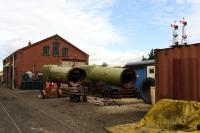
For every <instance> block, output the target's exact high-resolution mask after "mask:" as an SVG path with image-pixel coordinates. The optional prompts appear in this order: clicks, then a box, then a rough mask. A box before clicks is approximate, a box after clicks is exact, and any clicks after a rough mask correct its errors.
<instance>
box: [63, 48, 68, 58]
mask: <svg viewBox="0 0 200 133" xmlns="http://www.w3.org/2000/svg"><path fill="white" fill-rule="evenodd" d="M62 57H69V49H68V48H66V47H65V48H62Z"/></svg>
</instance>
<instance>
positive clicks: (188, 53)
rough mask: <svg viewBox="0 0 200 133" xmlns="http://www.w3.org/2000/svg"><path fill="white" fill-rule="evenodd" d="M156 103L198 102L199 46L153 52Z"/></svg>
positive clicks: (199, 87) (199, 97) (180, 46)
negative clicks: (165, 100)
mask: <svg viewBox="0 0 200 133" xmlns="http://www.w3.org/2000/svg"><path fill="white" fill-rule="evenodd" d="M155 57H156V59H155V66H156V101H158V100H160V99H163V98H170V99H177V100H196V101H200V44H192V45H178V46H175V47H172V48H166V49H157V50H155Z"/></svg>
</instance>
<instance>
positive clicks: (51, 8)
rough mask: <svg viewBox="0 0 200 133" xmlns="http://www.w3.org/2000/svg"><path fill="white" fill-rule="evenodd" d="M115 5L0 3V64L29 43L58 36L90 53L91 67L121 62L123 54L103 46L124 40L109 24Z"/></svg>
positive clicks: (101, 1)
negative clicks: (95, 64) (112, 8)
mask: <svg viewBox="0 0 200 133" xmlns="http://www.w3.org/2000/svg"><path fill="white" fill-rule="evenodd" d="M114 2H115V0H84V2H83V1H82V0H56V1H55V0H41V1H34V0H17V1H13V0H6V1H4V0H0V3H1V4H0V20H1V21H0V35H1V38H0V49H1V51H3V52H1V53H0V60H2V59H3V58H5V57H6V56H8V55H9V54H11V53H12V52H14V51H15V50H17V49H19V48H21V47H24V46H26V45H27V43H28V41H29V40H31V42H32V43H34V42H37V41H39V40H41V39H44V38H46V37H49V36H51V35H54V34H56V33H57V34H59V35H61V36H62V37H64V38H65V39H67V40H68V41H69V42H71V43H73V44H75V45H76V46H77V47H79V48H80V49H82V50H84V51H86V52H87V53H89V54H90V59H91V60H90V62H91V63H97V64H98V63H101V61H105V62H107V61H108V62H109V63H112V62H116V63H122V62H124V61H123V60H122V59H119V57H121V56H120V55H122V54H123V55H125V54H124V52H123V51H112V50H110V51H108V50H106V46H108V45H113V44H115V45H120V44H121V43H123V41H124V40H126V36H125V35H124V34H122V32H121V30H119V29H117V28H116V27H114V26H113V25H112V23H111V22H110V16H111V14H112V11H111V7H112V6H113V4H114ZM99 48H100V49H101V50H102V51H101V53H99V51H98V49H99ZM94 51H95V52H94ZM128 53H130V54H132V51H128V52H127V53H126V55H127V54H128ZM136 55H137V52H136ZM138 56H140V54H138ZM128 57H130V58H129V59H128ZM135 58H138V57H137V56H128V55H127V57H124V60H126V61H128V60H132V59H135ZM0 68H2V65H0Z"/></svg>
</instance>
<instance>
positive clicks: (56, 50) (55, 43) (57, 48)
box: [52, 42, 60, 56]
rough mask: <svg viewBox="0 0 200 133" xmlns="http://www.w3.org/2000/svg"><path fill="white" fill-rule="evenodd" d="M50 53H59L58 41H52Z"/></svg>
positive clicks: (56, 54)
mask: <svg viewBox="0 0 200 133" xmlns="http://www.w3.org/2000/svg"><path fill="white" fill-rule="evenodd" d="M52 55H53V56H59V55H60V43H59V42H53V47H52Z"/></svg>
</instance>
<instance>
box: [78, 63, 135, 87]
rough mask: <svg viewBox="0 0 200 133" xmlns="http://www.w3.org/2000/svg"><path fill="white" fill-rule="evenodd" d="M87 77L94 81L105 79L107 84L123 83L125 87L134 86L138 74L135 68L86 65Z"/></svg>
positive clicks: (82, 67)
mask: <svg viewBox="0 0 200 133" xmlns="http://www.w3.org/2000/svg"><path fill="white" fill-rule="evenodd" d="M80 68H81V69H83V70H85V72H86V75H87V79H88V80H91V81H93V82H98V81H103V82H105V83H107V84H113V85H121V86H123V87H124V88H133V87H134V84H135V80H136V74H135V72H134V70H133V69H128V68H116V67H103V66H95V65H84V66H81V67H80Z"/></svg>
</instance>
